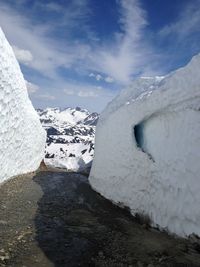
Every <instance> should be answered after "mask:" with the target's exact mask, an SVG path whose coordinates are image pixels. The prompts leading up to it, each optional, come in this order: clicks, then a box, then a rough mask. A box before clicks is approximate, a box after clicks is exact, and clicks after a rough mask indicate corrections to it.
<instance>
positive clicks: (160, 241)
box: [0, 172, 200, 267]
mask: <svg viewBox="0 0 200 267" xmlns="http://www.w3.org/2000/svg"><path fill="white" fill-rule="evenodd" d="M199 253H200V246H199V245H198V243H193V244H192V243H190V242H188V241H185V240H181V239H175V238H172V237H169V236H168V235H166V234H165V233H160V232H158V231H156V230H153V229H151V230H148V229H145V228H144V227H143V226H142V225H140V224H138V223H136V222H135V221H134V220H133V218H132V217H131V216H130V215H129V214H128V213H127V212H126V211H124V210H122V209H120V208H117V207H115V206H113V205H112V204H111V203H110V202H109V201H107V200H105V199H104V198H102V197H101V196H99V195H98V194H97V193H96V192H94V191H93V190H92V189H91V187H90V186H89V184H88V182H87V178H86V177H85V176H83V175H79V174H69V173H53V172H41V173H38V174H37V175H36V176H34V177H31V176H30V175H29V176H26V177H20V178H15V179H12V180H10V181H9V182H7V183H5V184H4V185H2V186H1V187H0V266H11V267H43V266H47V267H51V266H56V267H63V266H66V267H71V266H85V267H89V266H101V267H103V266H104V267H110V266H113V267H121V266H122V267H123V266H127V267H130V266H138V267H142V266H149V267H153V266H157V267H158V266H169V267H172V266H177V267H178V266H180V267H182V266H189V267H192V266H200V254H199Z"/></svg>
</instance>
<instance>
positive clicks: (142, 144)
mask: <svg viewBox="0 0 200 267" xmlns="http://www.w3.org/2000/svg"><path fill="white" fill-rule="evenodd" d="M145 124H146V122H145V121H143V122H141V123H139V124H137V125H135V126H134V128H133V132H134V138H135V142H136V145H137V147H138V148H139V149H140V150H141V151H142V152H143V153H145V154H147V155H148V157H149V159H151V160H152V161H153V162H154V159H153V157H152V155H151V153H150V152H149V151H148V150H147V146H146V140H145Z"/></svg>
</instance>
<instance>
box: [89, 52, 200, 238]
mask: <svg viewBox="0 0 200 267" xmlns="http://www.w3.org/2000/svg"><path fill="white" fill-rule="evenodd" d="M139 92H141V93H139ZM199 133H200V55H197V56H195V57H194V58H193V59H192V60H191V62H190V63H189V64H188V65H187V66H186V67H183V68H181V69H178V70H177V71H175V72H173V73H171V74H169V75H167V76H166V77H163V78H162V79H158V78H155V79H149V78H141V79H139V80H137V81H136V82H135V83H134V84H132V85H131V86H130V87H129V88H128V89H126V90H123V91H122V92H121V94H120V95H119V96H118V97H116V98H115V99H114V100H113V101H112V102H111V103H110V104H109V105H108V106H107V108H106V109H105V111H104V112H103V113H102V114H101V116H100V119H99V122H98V124H97V130H96V136H95V140H96V143H95V157H94V161H93V165H92V170H91V174H90V177H89V180H90V183H91V185H92V186H93V188H94V189H96V190H97V191H99V192H100V193H101V194H102V195H104V196H105V197H107V198H108V199H111V200H112V201H113V202H115V203H121V204H124V205H125V206H128V207H130V209H131V212H132V213H133V214H136V213H140V214H143V215H148V216H149V218H150V219H151V222H152V225H154V226H159V227H160V228H162V229H167V230H168V231H170V232H172V233H176V234H178V235H180V236H188V235H190V234H192V233H195V234H197V235H199V236H200V193H199V192H200V164H199V159H200V134H199Z"/></svg>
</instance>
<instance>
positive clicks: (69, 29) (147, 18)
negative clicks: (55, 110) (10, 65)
mask: <svg viewBox="0 0 200 267" xmlns="http://www.w3.org/2000/svg"><path fill="white" fill-rule="evenodd" d="M0 26H1V27H2V29H3V31H4V33H5V35H6V37H7V39H8V40H9V42H10V44H11V45H12V46H13V49H14V52H15V54H16V57H17V58H18V61H19V62H20V66H21V69H22V72H23V74H24V77H25V79H26V81H27V85H28V89H29V93H30V98H31V100H32V102H33V104H34V106H35V107H37V108H38V107H41V108H44V107H47V106H51V107H58V106H59V107H61V108H65V107H68V106H71V107H74V106H81V107H84V108H88V109H89V110H91V111H101V110H102V109H103V108H104V107H105V105H106V104H107V103H108V102H109V101H111V100H112V98H113V97H115V95H116V94H117V93H118V92H119V91H120V90H121V89H122V88H124V87H126V86H127V85H128V84H130V83H131V82H132V81H133V80H134V79H136V78H137V77H138V76H152V75H164V74H167V73H168V72H170V71H173V70H174V69H176V68H178V67H180V66H183V65H185V64H186V63H187V62H188V61H189V60H190V59H191V57H192V56H193V55H195V54H197V53H199V50H200V27H199V26H200V0H167V1H163V0H57V1H55V0H49V1H48V0H35V1H33V0H18V1H16V0H6V1H5V0H0Z"/></svg>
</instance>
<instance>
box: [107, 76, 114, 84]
mask: <svg viewBox="0 0 200 267" xmlns="http://www.w3.org/2000/svg"><path fill="white" fill-rule="evenodd" d="M105 81H106V82H107V83H113V82H114V79H113V78H112V77H109V76H107V77H106V78H105Z"/></svg>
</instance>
